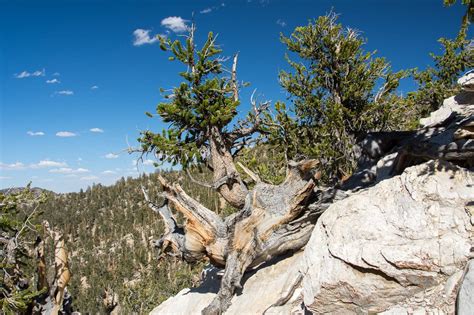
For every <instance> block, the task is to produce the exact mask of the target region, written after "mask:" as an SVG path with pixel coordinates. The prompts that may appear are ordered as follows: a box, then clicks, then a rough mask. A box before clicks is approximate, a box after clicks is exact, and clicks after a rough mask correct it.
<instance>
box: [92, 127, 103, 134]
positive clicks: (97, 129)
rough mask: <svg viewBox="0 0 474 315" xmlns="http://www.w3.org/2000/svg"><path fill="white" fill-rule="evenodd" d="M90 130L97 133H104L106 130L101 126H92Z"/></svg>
mask: <svg viewBox="0 0 474 315" xmlns="http://www.w3.org/2000/svg"><path fill="white" fill-rule="evenodd" d="M89 131H90V132H95V133H103V132H104V130H103V129H100V128H91V129H89Z"/></svg>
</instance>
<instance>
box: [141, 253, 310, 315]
mask: <svg viewBox="0 0 474 315" xmlns="http://www.w3.org/2000/svg"><path fill="white" fill-rule="evenodd" d="M301 256H302V253H301V252H300V253H297V254H294V255H293V256H291V257H287V258H286V259H282V260H280V261H278V262H275V263H273V264H267V265H265V266H262V267H261V268H259V269H258V270H256V271H251V272H249V273H247V274H246V275H245V277H244V280H243V288H242V292H237V294H236V295H235V296H234V297H233V299H232V305H231V306H230V307H229V309H228V310H227V312H226V314H262V313H263V312H265V310H267V309H269V308H270V307H271V306H272V305H273V304H274V303H276V302H277V301H279V300H285V301H286V297H288V296H291V295H292V293H293V292H292V291H291V285H292V284H293V282H294V280H295V279H297V278H298V273H299V271H298V263H297V261H299V259H300V258H301ZM219 282H220V279H218V277H217V276H215V274H211V275H210V276H208V279H207V280H205V282H204V283H203V285H202V286H201V287H199V288H194V289H184V290H182V291H181V292H179V293H178V294H177V295H176V296H174V297H171V298H169V299H168V300H166V301H165V302H163V303H162V304H161V305H159V306H158V307H156V308H155V309H154V310H153V311H152V312H151V313H150V314H155V315H158V314H173V315H179V314H183V315H188V314H201V310H202V309H204V308H205V307H206V306H207V305H208V304H210V303H211V301H212V299H213V298H214V297H215V295H216V293H217V291H218V290H219ZM288 290H290V291H288ZM295 296H297V295H295ZM293 301H294V299H293V300H291V299H290V300H289V303H290V304H291V303H292V302H293ZM278 313H279V314H285V313H287V310H286V309H281V310H278V309H277V308H274V310H269V311H268V312H267V314H278Z"/></svg>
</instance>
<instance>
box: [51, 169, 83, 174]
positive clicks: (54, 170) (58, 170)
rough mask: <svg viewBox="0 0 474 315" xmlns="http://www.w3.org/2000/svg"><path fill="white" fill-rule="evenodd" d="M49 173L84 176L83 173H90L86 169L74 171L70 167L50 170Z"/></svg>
mask: <svg viewBox="0 0 474 315" xmlns="http://www.w3.org/2000/svg"><path fill="white" fill-rule="evenodd" d="M49 172H50V173H55V174H83V173H89V172H90V171H89V170H88V169H86V168H77V169H72V168H69V167H61V168H54V169H52V170H49Z"/></svg>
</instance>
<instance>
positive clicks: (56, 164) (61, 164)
mask: <svg viewBox="0 0 474 315" xmlns="http://www.w3.org/2000/svg"><path fill="white" fill-rule="evenodd" d="M66 166H67V163H65V162H57V161H51V160H42V161H39V162H38V163H35V164H30V167H31V168H48V167H66Z"/></svg>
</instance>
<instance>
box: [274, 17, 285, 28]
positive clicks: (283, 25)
mask: <svg viewBox="0 0 474 315" xmlns="http://www.w3.org/2000/svg"><path fill="white" fill-rule="evenodd" d="M276 24H278V25H280V26H281V27H285V26H286V22H285V21H283V20H282V19H278V20H277V21H276Z"/></svg>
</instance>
